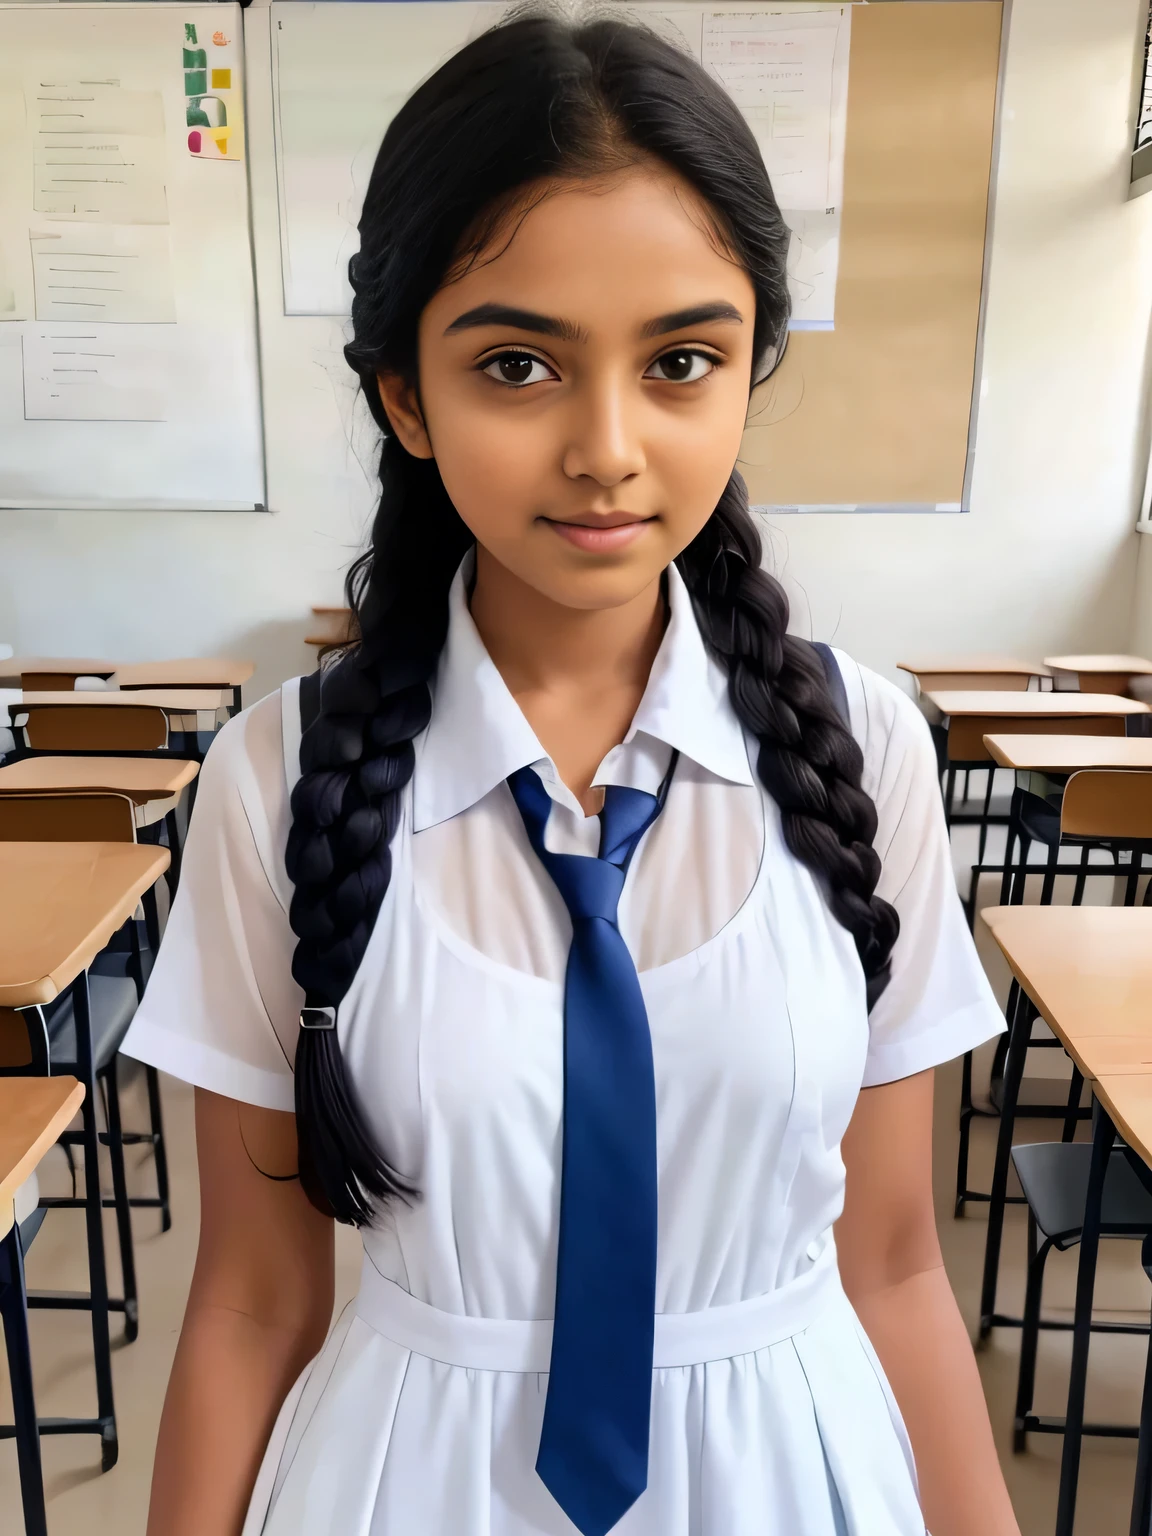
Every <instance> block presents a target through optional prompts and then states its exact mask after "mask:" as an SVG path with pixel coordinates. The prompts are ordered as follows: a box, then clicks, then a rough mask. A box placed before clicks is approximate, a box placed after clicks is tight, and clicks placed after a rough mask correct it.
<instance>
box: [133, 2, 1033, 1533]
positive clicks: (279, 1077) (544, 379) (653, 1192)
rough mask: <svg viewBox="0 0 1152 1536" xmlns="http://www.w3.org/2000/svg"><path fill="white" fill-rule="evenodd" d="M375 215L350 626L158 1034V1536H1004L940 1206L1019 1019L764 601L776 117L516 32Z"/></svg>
mask: <svg viewBox="0 0 1152 1536" xmlns="http://www.w3.org/2000/svg"><path fill="white" fill-rule="evenodd" d="M360 229H361V248H360V251H359V253H358V255H357V256H356V257H355V258H354V259H353V261H352V263H351V277H352V286H353V289H354V292H355V301H354V305H353V312H352V330H353V339H352V341H351V342H350V343H349V345H348V347H347V349H346V355H347V358H348V361H349V363H350V364H351V366H352V367H353V369H354V370H355V371H356V372H357V374H358V375H359V378H360V380H361V383H362V386H363V390H364V394H365V398H366V399H367V401H368V404H369V406H370V407H371V409H372V411H373V413H374V415H375V417H376V419H377V421H378V422H379V424H380V426H381V428H382V431H383V445H382V449H381V458H380V480H381V493H380V506H379V512H378V515H377V517H376V522H375V526H374V528H373V535H372V547H371V550H370V552H369V553H368V554H367V555H365V556H364V557H363V559H362V560H360V561H359V562H358V564H357V565H356V567H355V568H354V570H353V573H352V577H351V581H350V592H351V600H352V603H353V606H354V607H355V609H356V614H357V618H358V640H357V643H356V644H355V645H354V646H353V647H352V648H351V649H350V650H349V651H348V652H347V653H346V654H345V655H344V656H343V657H342V659H340V660H339V661H338V662H336V663H335V664H334V665H332V666H330V667H328V668H327V669H326V670H325V671H324V673H323V675H322V678H311V679H304V680H302V681H297V682H293V683H291V684H287V685H285V686H284V687H283V688H282V689H281V690H280V691H279V692H278V693H276V694H274V695H272V696H270V697H268V698H266V699H264V700H262V701H261V702H260V703H259V704H257V705H256V706H255V707H253V708H252V709H249V710H248V711H246V712H245V713H244V714H242V715H241V716H239V717H238V718H237V719H235V720H233V721H231V722H230V723H229V724H228V725H227V726H226V727H225V728H224V730H223V731H222V732H221V733H220V736H219V739H218V741H217V742H216V744H215V745H214V746H213V748H212V751H211V753H210V754H209V756H208V759H207V762H206V764H205V767H204V772H203V776H202V781H201V786H200V792H199V800H198V805H197V809H196V814H195V818H194V822H193V825H192V829H191V833H190V836H189V840H188V846H187V850H186V853H185V858H184V865H183V875H182V883H181V887H180V893H179V895H178V897H177V900H176V904H175V908H174V911H173V913H172V917H171V921H170V923H169V926H168V931H167V933H166V935H165V939H164V945H163V948H162V950H161V952H160V955H159V958H158V962H157V966H156V971H155V974H154V976H153V978H152V981H151V984H150V986H149V989H148V992H147V995H146V997H145V999H144V1003H143V1006H142V1008H141V1010H140V1013H139V1016H138V1018H137V1020H136V1022H135V1024H134V1027H133V1030H132V1033H131V1035H130V1037H129V1042H128V1049H129V1050H130V1051H131V1053H132V1054H134V1055H136V1056H139V1057H140V1058H141V1059H143V1060H145V1061H150V1062H153V1063H155V1064H156V1065H157V1066H159V1067H162V1068H164V1069H165V1070H167V1071H169V1072H173V1073H175V1074H176V1075H177V1076H179V1077H182V1078H184V1079H186V1080H187V1081H189V1082H192V1083H194V1084H195V1085H196V1088H197V1132H198V1146H199V1159H200V1177H201V1201H202V1230H201V1238H200V1251H199V1256H198V1260H197V1265H196V1271H195V1277H194V1280H193V1284H192V1291H191V1296H190V1299H189V1304H188V1311H187V1315H186V1317H185V1321H184V1327H183V1332H182V1335H181V1339H180V1344H179V1348H178V1351H177V1355H176V1361H175V1365H174V1368H173V1372H172V1378H171V1383H170V1386H169V1391H168V1398H167V1403H166V1406H165V1410H164V1417H163V1422H162V1425H161V1429H160V1439H159V1448H158V1451H157V1459H156V1471H155V1478H154V1485H153V1495H152V1508H151V1516H150V1522H149V1532H150V1536H226V1533H238V1532H240V1531H243V1532H244V1533H245V1536H256V1533H258V1532H263V1533H266V1536H571V1533H573V1532H574V1531H579V1532H582V1533H583V1536H604V1533H606V1532H607V1531H609V1530H611V1531H613V1532H616V1533H618V1536H834V1533H848V1536H923V1532H924V1531H925V1525H926V1522H927V1525H928V1526H929V1527H930V1528H931V1531H932V1533H933V1536H1016V1532H1017V1527H1016V1523H1015V1521H1014V1519H1013V1516H1012V1512H1011V1508H1010V1506H1009V1503H1008V1499H1007V1495H1006V1492H1005V1489H1004V1485H1003V1482H1002V1480H1001V1477H1000V1473H999V1470H998V1467H997V1463H996V1458H995V1455H994V1451H993V1446H992V1440H991V1435H990V1433H989V1428H988V1422H987V1418H986V1414H985V1410H984V1405H983V1400H982V1397H981V1392H980V1385H979V1380H978V1377H977V1373H976V1369H975V1365H974V1362H973V1358H972V1354H971V1350H970V1348H969V1344H968V1339H967V1337H966V1335H965V1332H964V1328H963V1326H962V1323H961V1320H960V1317H959V1314H958V1312H957V1309H956V1306H955V1303H954V1300H953V1298H952V1296H951V1293H950V1291H949V1288H948V1283H947V1280H946V1278H945V1275H944V1271H943V1268H942V1266H941V1261H940V1253H939V1248H938V1246H937V1241H936V1234H935V1226H934V1221H933V1212H932V1195H931V1178H930V1165H931V1104H932V1070H931V1069H932V1068H933V1067H934V1066H936V1065H937V1064H938V1063H940V1062H943V1061H946V1060H948V1059H949V1058H951V1057H954V1056H956V1055H957V1054H958V1053H959V1052H961V1051H964V1050H966V1049H968V1048H969V1047H971V1046H974V1045H976V1044H978V1043H979V1042H980V1041H982V1040H984V1039H985V1038H987V1037H988V1036H990V1035H992V1034H993V1033H995V1032H996V1031H997V1030H998V1029H999V1028H1000V1027H1001V1022H1000V1018H999V1014H998V1011H997V1008H996V1005H995V1003H994V1000H993V998H992V996H991V993H990V991H989V989H988V986H987V983H986V981H985V979H984V976H983V973H982V971H981V968H980V966H979V964H978V962H977V959H976V956H975V953H974V951H973V947H972V944H971V941H970V939H969V936H968V933H967V930H966V928H965V926H964V923H963V919H962V916H961V912H960V907H959V904H958V901H957V898H956V893H955V890H954V887H953V883H952V873H951V866H950V860H949V853H948V845H947V837H946V833H945V829H944V825H943V819H942V815H941V809H940V802H939V792H938V787H937V782H936V771H935V763H934V758H933V752H932V748H931V745H930V742H929V739H928V733H927V729H926V727H925V725H924V724H923V722H922V720H921V718H920V716H919V714H918V712H917V711H916V709H915V708H914V706H913V705H912V704H911V703H910V701H908V700H907V699H906V698H905V697H904V696H903V695H902V694H901V693H900V692H899V691H898V690H896V689H895V688H893V687H892V686H890V685H889V684H888V683H886V682H885V681H883V680H882V679H881V678H879V677H877V676H875V675H874V674H872V673H870V672H868V671H867V670H865V669H864V668H861V667H858V666H856V665H855V664H854V663H853V662H852V661H850V660H849V659H848V658H847V657H846V656H844V655H842V654H839V653H837V654H836V655H835V656H832V655H831V653H828V654H825V655H824V656H823V657H821V655H819V654H818V653H817V651H816V650H815V649H814V648H813V647H811V646H809V645H808V644H806V643H805V642H803V641H801V640H799V639H797V638H795V637H793V636H790V635H789V634H788V633H787V623H788V607H787V602H786V600H785V597H784V594H783V591H782V589H781V588H780V586H779V585H778V584H777V583H776V582H775V581H774V580H773V579H772V578H771V577H769V576H768V575H767V574H765V573H764V572H763V571H762V570H761V568H760V553H761V552H760V541H759V538H758V536H757V532H756V529H755V526H754V523H753V521H752V518H751V516H750V515H749V511H748V507H747V498H746V495H745V491H744V487H743V483H742V481H741V479H740V477H739V474H738V473H737V472H736V470H735V469H734V465H735V464H736V461H737V456H738V453H739V448H740V440H741V432H742V429H743V426H744V422H745V416H746V412H747V408H748V399H749V390H750V388H751V387H752V385H754V384H755V383H756V382H757V381H758V380H760V379H761V378H763V377H764V376H765V375H766V373H767V372H769V371H770V369H771V367H772V366H773V362H774V360H775V358H777V357H778V355H779V353H780V351H781V347H782V343H783V339H784V335H785V329H786V325H787V318H788V299H787V289H786V282H785V258H786V254H787V246H788V231H787V229H786V228H785V226H784V223H783V221H782V219H781V216H780V213H779V210H778V208H777V205H776V202H775V200H774V198H773V195H772V191H771V188H770V187H769V183H768V179H767V177H766V175H765V171H764V167H763V162H762V160H761V157H760V154H759V152H758V150H757V147H756V144H755V142H754V140H753V138H752V135H751V133H750V131H749V129H748V128H747V127H746V125H745V123H744V121H743V119H742V117H741V115H740V113H739V112H738V110H737V109H736V107H735V106H734V105H733V104H732V102H731V100H730V99H729V97H728V96H727V95H726V94H725V92H724V91H723V89H722V88H721V87H720V86H719V85H718V84H717V83H715V82H714V81H713V80H711V79H710V78H709V77H708V75H707V74H706V73H705V72H704V71H703V70H702V69H701V68H700V67H699V66H698V65H697V64H696V63H695V62H694V61H693V60H692V59H691V58H689V57H686V56H685V55H684V54H683V53H682V52H680V51H679V50H678V48H676V47H674V46H673V45H672V44H670V43H668V42H666V41H664V40H663V39H662V38H661V37H659V36H658V35H656V34H654V33H653V32H650V31H648V30H647V29H646V28H644V27H642V26H640V25H639V24H636V23H634V22H631V21H628V20H625V19H621V18H619V17H609V18H602V19H597V20H592V21H587V22H582V23H576V22H570V21H567V20H563V19H558V18H556V17H553V16H549V15H528V16H520V17H519V18H518V19H516V20H513V21H510V22H508V23H506V24H504V25H501V26H499V27H497V28H496V29H494V30H492V31H489V32H487V33H485V34H484V35H483V36H481V37H479V38H478V39H477V40H475V41H474V42H472V43H471V44H469V45H468V46H467V47H466V48H464V49H463V50H462V51H461V52H460V53H459V54H457V55H456V56H455V57H454V58H452V59H451V60H450V61H449V62H448V63H447V64H445V65H444V66H443V67H442V68H441V69H439V70H438V71H437V72H436V73H435V74H434V75H433V76H432V77H431V78H430V79H429V80H427V81H426V82H425V83H424V84H423V85H422V86H421V87H420V88H419V89H418V90H417V91H416V93H415V94H414V95H413V96H412V98H411V99H410V100H409V101H408V102H407V104H406V105H405V106H404V107H403V108H402V109H401V110H400V112H399V113H398V114H397V116H396V118H395V119H394V121H393V123H392V125H391V127H390V128H389V129H388V132H387V135H386V136H385V139H384V143H383V146H382V147H381V150H380V153H379V157H378V159H377V162H376V166H375V170H374V172H373V175H372V180H371V185H370V187H369V190H368V194H367V198H366V201H365V205H364V213H363V219H362V222H361V227H360ZM320 514H322V509H318V515H320ZM334 1217H335V1218H336V1219H337V1220H339V1221H343V1222H350V1223H352V1224H354V1225H355V1226H358V1227H359V1228H360V1229H361V1233H362V1236H363V1243H364V1262H363V1278H362V1282H361V1286H360V1291H359V1295H358V1296H357V1298H356V1300H355V1301H354V1302H353V1303H351V1304H350V1306H349V1307H348V1308H347V1309H346V1310H345V1312H344V1313H343V1315H342V1316H341V1317H340V1318H339V1320H338V1321H337V1322H336V1324H335V1326H334V1327H333V1328H332V1329H331V1331H330V1332H329V1322H330V1316H331V1311H332V1294H333V1257H332V1256H333V1218H334Z"/></svg>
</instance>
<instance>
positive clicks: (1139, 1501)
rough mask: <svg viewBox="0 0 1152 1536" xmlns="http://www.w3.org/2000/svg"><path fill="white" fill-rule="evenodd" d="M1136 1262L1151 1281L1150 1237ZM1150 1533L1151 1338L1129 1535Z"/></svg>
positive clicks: (1141, 1408) (1151, 1249)
mask: <svg viewBox="0 0 1152 1536" xmlns="http://www.w3.org/2000/svg"><path fill="white" fill-rule="evenodd" d="M1140 1262H1141V1264H1142V1265H1143V1266H1144V1273H1145V1274H1146V1275H1147V1276H1148V1277H1149V1279H1152V1237H1146V1238H1145V1239H1144V1244H1143V1249H1142V1251H1141V1254H1140ZM1150 1530H1152V1339H1150V1340H1149V1345H1148V1358H1147V1362H1146V1364H1145V1367H1144V1395H1143V1397H1142V1398H1141V1400H1140V1439H1139V1440H1138V1441H1137V1445H1136V1484H1135V1487H1134V1488H1133V1490H1132V1523H1131V1525H1130V1526H1129V1527H1128V1532H1129V1536H1149V1531H1150Z"/></svg>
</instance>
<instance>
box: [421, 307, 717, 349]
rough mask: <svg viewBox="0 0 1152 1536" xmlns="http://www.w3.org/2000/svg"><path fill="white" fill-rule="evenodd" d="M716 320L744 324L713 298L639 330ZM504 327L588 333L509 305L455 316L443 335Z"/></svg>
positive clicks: (572, 335)
mask: <svg viewBox="0 0 1152 1536" xmlns="http://www.w3.org/2000/svg"><path fill="white" fill-rule="evenodd" d="M716 321H724V322H727V323H729V324H734V325H743V323H744V317H743V315H742V314H741V313H740V311H739V310H738V309H737V308H736V306H735V305H734V304H729V303H728V302H727V301H726V300H723V299H715V300H713V301H712V302H711V303H708V304H693V305H691V306H690V307H689V308H688V309H677V310H673V311H672V313H671V314H668V315H657V316H656V317H655V318H654V319H652V320H647V321H645V323H644V324H643V326H641V328H640V334H641V336H643V337H650V336H666V335H667V334H668V333H669V332H670V331H682V330H684V329H686V328H687V327H688V326H691V325H707V324H709V323H714V322H716ZM488 325H506V326H511V327H512V328H513V329H514V330H517V331H534V332H535V333H536V334H537V335H538V336H555V337H557V338H559V339H560V340H561V341H586V340H587V339H588V333H587V331H585V330H584V329H583V327H581V326H578V325H574V324H573V323H572V321H571V320H564V319H561V318H559V317H557V316H555V315H541V314H537V313H536V311H535V310H532V309H517V308H516V307H515V306H513V305H509V304H477V306H476V307H475V309H467V310H465V311H464V313H463V314H462V315H457V316H456V318H455V320H453V321H452V323H451V325H449V326H448V327H447V329H446V330H445V332H444V334H445V336H454V335H456V333H457V332H459V331H471V330H477V329H479V328H480V327H482V326H488Z"/></svg>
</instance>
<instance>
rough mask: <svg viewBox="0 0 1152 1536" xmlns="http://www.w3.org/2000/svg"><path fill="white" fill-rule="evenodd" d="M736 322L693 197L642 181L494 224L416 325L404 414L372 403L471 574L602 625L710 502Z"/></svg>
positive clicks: (639, 176)
mask: <svg viewBox="0 0 1152 1536" xmlns="http://www.w3.org/2000/svg"><path fill="white" fill-rule="evenodd" d="M510 230H514V233H512V235H511V239H509V231H510ZM753 321H754V293H753V288H752V283H751V281H750V280H749V278H748V276H747V274H746V273H745V272H743V271H742V270H741V268H740V267H739V266H738V265H737V264H736V263H735V262H734V261H733V260H732V259H731V257H729V256H728V255H727V254H726V253H725V252H724V251H723V249H722V247H721V245H720V242H719V241H718V240H717V238H716V236H715V234H714V233H713V232H712V229H711V225H710V222H709V218H708V215H707V213H706V211H705V209H704V207H703V205H702V204H701V201H700V199H699V197H698V196H697V194H696V193H695V192H694V191H693V190H692V189H691V188H690V187H689V186H688V185H687V184H686V183H685V182H683V181H681V180H680V179H679V178H678V177H676V176H675V175H674V174H673V173H672V172H670V171H667V170H664V169H662V168H660V167H656V166H653V165H650V164H645V165H642V166H636V167H634V168H631V169H629V170H626V171H623V172H621V173H619V174H617V175H613V176H611V177H610V178H606V179H605V180H602V181H599V182H596V183H591V184H590V183H579V184H575V185H565V186H562V187H560V188H558V189H555V190H552V191H551V192H550V194H549V195H548V196H546V197H545V198H544V199H543V200H542V201H540V202H538V203H537V204H536V206H535V207H533V208H532V209H531V210H530V211H529V212H528V213H527V214H526V215H525V216H523V217H522V218H521V219H520V222H518V223H517V222H516V221H515V219H512V220H510V221H509V223H508V225H507V226H506V227H505V229H504V230H503V231H501V232H499V233H498V234H497V236H496V237H495V239H494V240H493V241H492V242H491V247H490V249H489V250H488V251H486V252H485V253H483V254H482V256H481V257H480V259H479V260H478V261H476V262H475V263H473V264H472V266H471V267H470V269H469V270H468V271H467V272H465V273H464V275H463V276H462V277H460V278H458V279H456V280H455V281H452V282H450V283H448V284H447V285H446V286H445V287H443V288H441V289H440V290H439V292H438V293H436V294H435V296H434V297H433V298H432V300H431V301H430V303H429V304H428V306H427V308H426V309H425V310H424V313H423V315H422V316H421V319H420V331H419V378H420V383H419V400H418V401H417V399H416V397H415V395H414V393H413V392H412V391H411V390H410V389H408V388H407V387H406V386H405V385H404V384H403V382H402V381H400V380H399V379H396V378H393V377H391V376H384V377H382V378H381V380H380V390H381V395H382V397H383V401H384V405H385V407H386V409H387V411H388V415H389V418H390V420H391V421H392V424H393V426H394V428H395V430H396V432H397V434H398V435H399V437H400V439H401V441H402V443H403V444H404V446H405V447H406V448H407V449H408V450H409V452H411V453H414V454H416V455H418V456H420V457H424V458H435V460H436V462H437V465H438V467H439V470H440V474H441V476H442V477H443V480H444V484H445V487H446V488H447V491H448V494H449V496H450V497H451V499H452V501H453V504H454V505H455V507H456V509H457V511H458V512H459V513H460V516H461V517H462V518H463V520H464V522H465V523H466V524H467V525H468V527H469V529H470V530H471V531H472V533H473V534H475V536H476V539H477V542H478V544H479V545H480V546H481V547H482V549H483V550H485V551H487V553H488V555H490V556H491V557H492V558H493V559H494V560H496V561H497V562H499V564H500V565H502V566H503V567H505V569H506V570H507V571H508V572H510V573H511V574H512V575H513V576H514V577H517V578H518V579H519V580H520V581H522V582H525V583H526V584H527V585H528V586H530V587H532V588H534V589H535V590H536V591H538V592H539V593H540V594H542V595H543V596H546V597H548V598H550V599H552V600H553V601H555V602H557V603H560V604H562V605H564V606H566V607H570V608H582V609H599V608H612V607H616V606H618V605H620V604H622V603H627V602H629V601H630V600H631V599H633V598H635V597H637V596H638V595H639V594H640V593H641V592H642V591H643V590H644V589H645V588H646V587H648V586H650V585H651V584H652V583H653V582H654V581H655V580H656V578H657V577H658V576H659V574H660V572H661V571H663V570H664V568H665V567H666V566H667V565H668V564H669V562H670V561H671V560H673V559H674V558H675V556H676V555H678V554H679V553H680V551H681V550H682V549H683V548H684V547H685V546H686V545H687V544H689V543H691V541H692V539H693V538H694V537H695V536H696V534H697V533H698V532H699V530H700V529H701V528H702V527H703V525H704V523H705V522H706V521H707V520H708V518H709V516H710V515H711V513H712V511H713V509H714V507H715V506H716V503H717V501H718V500H719V498H720V495H721V493H722V491H723V490H724V487H725V485H726V483H727V481H728V477H729V475H730V474H731V472H732V467H733V465H734V464H735V462H736V456H737V453H738V452H739V448H740V436H741V432H742V430H743V427H744V419H745V413H746V411H747V406H748V393H749V386H750V378H751V370H752V328H753Z"/></svg>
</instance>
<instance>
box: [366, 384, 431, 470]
mask: <svg viewBox="0 0 1152 1536" xmlns="http://www.w3.org/2000/svg"><path fill="white" fill-rule="evenodd" d="M376 387H377V388H378V389H379V391H380V400H381V403H382V404H383V406H384V410H385V412H386V413H387V416H388V420H389V422H390V423H391V425H392V430H393V432H395V434H396V436H397V437H398V438H399V439H400V442H401V443H402V444H403V445H404V447H405V448H406V449H407V450H408V452H409V453H410V454H411V455H412V457H413V458H414V459H432V458H435V454H434V453H433V452H432V444H431V441H430V440H429V437H428V429H427V427H425V425H424V415H423V412H422V411H421V409H420V402H419V400H418V399H417V397H416V391H415V389H414V388H413V387H412V386H411V385H410V384H409V383H407V381H406V380H404V379H402V378H401V377H400V375H399V374H396V373H378V374H377V375H376Z"/></svg>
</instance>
